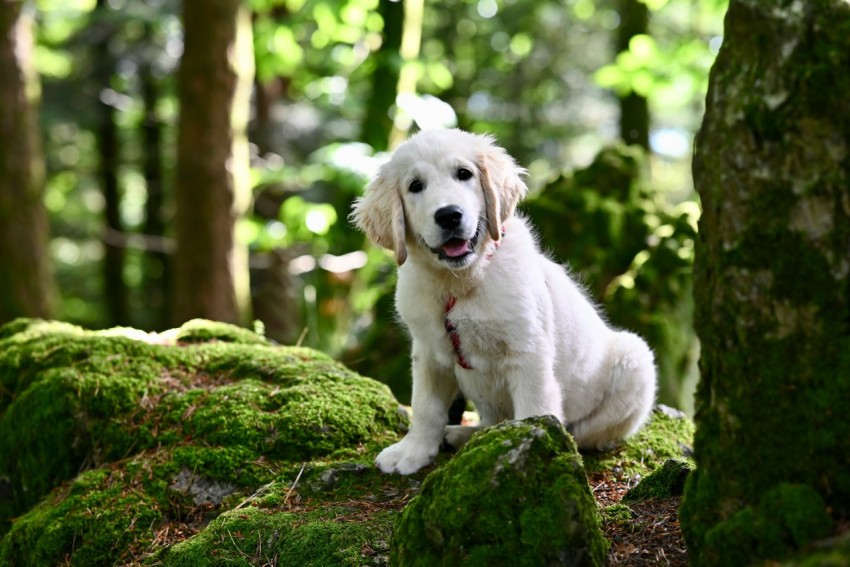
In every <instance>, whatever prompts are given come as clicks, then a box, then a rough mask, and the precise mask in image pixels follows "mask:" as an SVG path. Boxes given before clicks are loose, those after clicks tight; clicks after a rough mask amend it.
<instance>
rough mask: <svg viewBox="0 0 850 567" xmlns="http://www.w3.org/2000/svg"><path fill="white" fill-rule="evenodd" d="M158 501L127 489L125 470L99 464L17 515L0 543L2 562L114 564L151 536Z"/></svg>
mask: <svg viewBox="0 0 850 567" xmlns="http://www.w3.org/2000/svg"><path fill="white" fill-rule="evenodd" d="M162 517H163V515H162V511H161V509H160V504H159V503H158V502H156V501H155V500H154V499H152V498H150V497H149V496H147V495H145V494H144V493H142V492H140V491H136V490H128V486H127V484H126V483H125V472H124V471H122V470H120V469H99V470H94V471H89V472H86V473H83V474H82V475H80V476H79V477H78V478H77V479H76V480H75V481H74V482H73V483H72V484H70V485H69V486H68V487H67V488H64V489H63V490H61V491H57V492H56V493H54V494H53V495H52V496H51V497H50V498H48V499H46V500H44V501H42V502H41V503H40V504H39V505H38V506H36V507H35V508H34V509H33V510H31V511H30V512H29V513H27V514H26V515H24V516H23V517H21V518H20V519H18V520H17V521H16V522H15V524H14V525H13V527H12V529H11V531H10V532H9V533H8V534H7V535H6V536H5V537H4V538H3V540H2V541H0V543H2V545H0V564H2V565H17V566H29V565H31V566H33V567H40V566H42V565H57V564H61V563H69V564H76V565H112V564H115V563H116V562H123V559H126V558H127V554H128V553H129V551H130V549H131V547H133V546H138V545H142V544H143V543H144V542H149V541H151V540H152V539H153V527H154V526H155V525H156V524H157V523H158V522H159V521H160V520H161V519H162Z"/></svg>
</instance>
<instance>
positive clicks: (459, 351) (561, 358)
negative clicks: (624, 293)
mask: <svg viewBox="0 0 850 567" xmlns="http://www.w3.org/2000/svg"><path fill="white" fill-rule="evenodd" d="M523 173H524V170H523V169H522V168H520V167H518V166H517V165H516V163H515V162H514V160H513V159H512V158H511V157H510V156H508V154H507V153H506V152H505V151H504V150H503V149H502V148H499V147H497V146H495V145H494V144H493V140H492V138H490V137H488V136H480V135H474V134H470V133H467V132H463V131H461V130H428V131H424V132H420V133H418V134H416V135H414V136H413V137H411V138H410V139H409V140H408V141H407V142H405V143H404V144H402V145H401V146H399V148H398V149H397V150H396V151H395V153H394V154H393V156H392V159H391V160H390V161H389V162H388V163H386V164H385V165H384V166H382V167H381V169H380V171H379V172H378V175H377V176H376V178H375V179H374V180H373V181H372V183H371V184H370V185H369V187H368V188H367V189H366V193H365V194H364V196H363V197H362V198H360V199H358V200H357V201H356V202H355V203H354V205H353V212H352V215H351V216H352V219H353V220H354V222H355V223H356V224H357V226H358V227H359V228H360V229H362V230H363V231H365V232H366V234H367V235H368V237H369V238H370V239H371V240H372V241H374V242H375V243H376V244H378V245H380V246H383V247H385V248H389V249H390V250H393V251H395V255H396V261H397V263H398V265H399V270H398V288H397V290H396V307H397V309H398V313H399V315H400V316H401V319H402V320H403V321H404V322H405V324H406V325H407V327H408V329H409V331H410V335H411V337H412V339H413V356H412V359H413V400H412V405H413V425H412V427H411V429H410V431H409V432H408V434H407V436H406V437H405V438H404V439H402V440H401V441H400V442H399V443H396V444H394V445H392V446H390V447H388V448H387V449H384V450H383V451H382V452H381V454H380V455H378V458H377V459H376V464H377V466H378V467H379V468H380V469H381V470H382V471H384V472H398V473H401V474H410V473H413V472H415V471H417V470H419V469H420V468H422V467H424V466H426V465H427V464H429V463H430V462H431V460H432V459H433V458H434V456H435V455H436V454H437V451H438V450H439V447H440V444H441V442H442V441H443V439H445V440H446V441H448V442H449V443H451V444H452V445H455V446H460V445H462V444H463V443H464V442H465V441H466V440H467V439H468V438H469V436H470V435H471V434H472V432H473V431H474V430H475V429H474V428H470V427H460V426H454V427H452V426H449V427H446V423H447V411H448V408H449V405H450V404H451V402H452V400H453V398H454V397H455V395H456V394H457V392H458V389H460V391H461V392H463V394H464V395H465V396H466V397H467V399H469V400H471V401H472V402H473V403H474V404H475V407H476V408H477V410H478V412H479V414H480V416H481V425H480V427H485V426H488V425H492V424H494V423H497V422H499V421H502V420H505V419H523V418H526V417H530V416H538V415H547V414H550V415H554V416H556V417H557V418H558V419H560V420H561V421H563V423H564V424H565V425H566V426H567V428H568V430H569V431H570V432H571V433H572V434H573V436H574V437H575V439H576V441H577V443H578V445H579V446H580V447H582V448H592V449H602V448H605V447H607V446H609V445H611V444H612V443H614V442H616V441H617V440H619V439H622V438H624V437H626V436H628V435H630V434H631V433H634V432H635V431H636V430H637V429H638V428H639V427H640V426H641V425H642V424H643V422H644V421H645V420H646V418H647V416H648V415H649V412H650V409H651V408H652V404H653V400H654V398H655V382H656V379H655V365H654V362H653V356H652V352H651V351H650V349H649V347H648V346H647V345H646V343H645V342H644V341H643V340H642V339H641V338H639V337H638V336H637V335H634V334H632V333H628V332H624V331H617V330H614V329H611V328H610V327H609V326H608V325H607V324H606V323H605V321H604V320H603V318H602V317H601V316H600V314H599V313H598V312H597V310H596V308H595V307H594V305H593V304H592V303H591V302H590V301H589V300H588V298H587V297H586V295H585V293H584V291H583V290H582V288H580V287H579V286H578V285H577V284H576V283H575V282H574V281H573V280H572V279H571V278H570V276H569V275H568V274H567V272H566V270H565V269H564V267H562V266H560V265H558V264H555V263H554V262H552V261H550V260H549V259H548V258H546V256H544V255H543V254H542V253H541V252H540V250H539V248H538V246H537V243H536V241H535V237H534V236H533V234H532V232H531V230H530V228H529V225H528V222H527V221H526V220H525V219H524V218H522V217H520V216H517V215H516V214H515V213H514V211H515V207H516V204H517V202H518V201H519V199H520V198H522V196H523V195H524V194H525V192H526V187H525V184H524V183H523V181H522V179H521V178H520V176H521V175H522V174H523Z"/></svg>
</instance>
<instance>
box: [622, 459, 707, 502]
mask: <svg viewBox="0 0 850 567" xmlns="http://www.w3.org/2000/svg"><path fill="white" fill-rule="evenodd" d="M693 470H694V466H693V464H691V463H689V462H687V461H682V460H677V459H668V460H666V461H664V464H663V465H662V466H661V467H659V468H657V469H655V470H654V471H652V472H651V473H649V475H647V477H646V478H644V479H643V480H641V481H640V483H639V484H638V485H637V486H635V487H634V488H632V489H631V490H629V491H628V493H626V495H625V496H624V497H623V502H625V503H632V502H641V501H643V500H656V499H662V498H672V497H674V496H681V495H682V494H683V493H684V491H685V479H686V478H687V477H688V474H690V472H691V471H693Z"/></svg>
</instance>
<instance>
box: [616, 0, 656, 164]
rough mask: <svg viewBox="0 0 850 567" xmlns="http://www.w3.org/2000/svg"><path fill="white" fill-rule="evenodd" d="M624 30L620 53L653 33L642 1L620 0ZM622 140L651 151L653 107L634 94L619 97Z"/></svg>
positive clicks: (621, 28) (620, 30) (619, 32)
mask: <svg viewBox="0 0 850 567" xmlns="http://www.w3.org/2000/svg"><path fill="white" fill-rule="evenodd" d="M619 12H620V26H619V27H618V28H617V53H621V52H623V51H628V50H629V42H630V41H631V39H632V38H633V37H634V36H636V35H640V34H646V33H648V31H649V8H648V7H647V6H646V4H644V3H643V2H642V1H641V0H620V10H619ZM619 101H620V138H621V139H622V140H623V141H624V142H625V143H627V144H637V145H639V146H641V147H642V148H643V149H645V150H649V103H648V102H647V100H646V97H644V96H641V95H639V94H638V93H636V92H634V91H631V92H629V94H627V95H625V96H621V97H619Z"/></svg>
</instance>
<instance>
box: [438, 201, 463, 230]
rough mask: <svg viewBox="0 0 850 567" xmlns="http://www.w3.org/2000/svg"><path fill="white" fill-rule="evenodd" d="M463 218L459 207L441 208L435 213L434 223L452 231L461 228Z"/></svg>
mask: <svg viewBox="0 0 850 567" xmlns="http://www.w3.org/2000/svg"><path fill="white" fill-rule="evenodd" d="M462 218H463V211H462V210H461V209H460V207H458V206H457V205H449V206H448V207H442V208H439V209H437V212H436V213H434V222H436V223H437V224H438V225H440V227H441V228H444V229H446V230H452V229H455V228H457V227H458V226H460V220H461V219H462Z"/></svg>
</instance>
